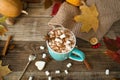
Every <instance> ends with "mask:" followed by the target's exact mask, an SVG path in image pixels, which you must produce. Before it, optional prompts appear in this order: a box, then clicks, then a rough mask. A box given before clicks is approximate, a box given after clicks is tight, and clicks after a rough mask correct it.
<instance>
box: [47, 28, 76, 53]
mask: <svg viewBox="0 0 120 80" xmlns="http://www.w3.org/2000/svg"><path fill="white" fill-rule="evenodd" d="M47 40H48V45H49V46H50V48H51V49H53V50H54V51H55V52H58V53H67V52H69V51H70V50H71V49H72V48H73V47H74V46H75V37H74V34H73V33H72V32H71V31H69V30H68V29H55V30H51V31H50V32H49V33H48V36H47Z"/></svg>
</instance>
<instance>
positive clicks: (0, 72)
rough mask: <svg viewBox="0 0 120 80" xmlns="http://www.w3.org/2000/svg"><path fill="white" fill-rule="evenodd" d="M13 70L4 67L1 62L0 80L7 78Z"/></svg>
mask: <svg viewBox="0 0 120 80" xmlns="http://www.w3.org/2000/svg"><path fill="white" fill-rule="evenodd" d="M10 72H11V70H10V69H9V68H8V65H7V66H2V61H1V60H0V79H2V77H3V76H6V75H7V74H8V73H10Z"/></svg>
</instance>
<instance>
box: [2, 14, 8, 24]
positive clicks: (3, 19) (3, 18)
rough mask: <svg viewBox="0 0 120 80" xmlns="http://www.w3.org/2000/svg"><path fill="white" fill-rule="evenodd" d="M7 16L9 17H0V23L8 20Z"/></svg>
mask: <svg viewBox="0 0 120 80" xmlns="http://www.w3.org/2000/svg"><path fill="white" fill-rule="evenodd" d="M7 18H8V17H6V16H3V17H2V18H0V23H2V22H5V20H6V19H7Z"/></svg>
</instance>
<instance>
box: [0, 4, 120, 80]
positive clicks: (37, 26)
mask: <svg viewBox="0 0 120 80" xmlns="http://www.w3.org/2000/svg"><path fill="white" fill-rule="evenodd" d="M27 11H28V13H29V15H22V16H20V17H18V18H16V20H17V23H16V24H15V25H13V26H7V28H8V30H9V32H8V33H7V34H6V35H14V38H13V42H12V43H11V44H15V48H14V49H13V50H8V51H7V54H6V56H4V57H0V59H1V60H2V61H3V65H7V64H9V68H10V69H11V70H12V72H11V73H10V74H8V75H7V76H5V77H4V79H5V80H17V79H18V77H19V76H20V74H21V73H22V71H23V69H24V67H25V65H26V63H27V62H28V56H29V54H32V53H34V52H33V50H32V49H31V47H34V48H35V49H36V52H35V53H36V54H37V55H38V56H37V59H36V60H35V61H33V62H32V63H31V64H30V66H29V67H28V69H27V71H26V73H25V74H24V76H23V78H22V80H28V77H29V76H34V80H48V76H46V75H45V71H46V70H48V71H50V76H52V80H111V79H112V78H113V77H117V78H120V64H118V63H116V62H114V61H113V60H112V59H111V58H109V57H108V56H106V55H105V54H104V52H105V50H106V47H105V45H104V43H103V41H101V42H100V43H101V44H102V46H100V48H98V49H93V48H91V45H90V44H89V43H88V42H86V41H83V40H81V39H77V46H78V47H79V49H80V50H82V51H83V52H84V53H85V54H86V59H87V61H88V62H89V63H90V65H91V66H92V70H88V69H87V68H86V66H85V64H84V63H83V62H76V61H73V60H70V59H67V60H65V61H55V60H53V59H52V58H51V57H50V55H49V53H48V52H47V51H44V50H40V49H39V47H40V46H41V45H42V46H45V47H46V44H45V41H44V39H43V38H44V35H46V33H47V32H48V31H49V30H50V29H51V28H50V27H48V26H47V22H48V21H49V20H50V19H51V18H52V17H51V16H50V11H51V8H50V9H47V10H45V9H44V8H43V4H42V3H40V4H38V3H36V4H29V5H28V9H27ZM106 35H107V36H109V37H111V38H114V37H115V36H120V21H118V22H116V23H115V24H114V25H113V26H112V28H111V30H110V31H109V33H107V34H106ZM6 39H7V36H5V37H2V41H1V42H0V50H2V49H3V46H4V45H5V41H4V40H6ZM43 52H44V53H46V54H47V57H48V58H50V60H49V61H47V60H46V59H42V54H43ZM39 60H44V61H46V66H45V68H44V69H43V70H42V71H39V70H38V69H37V68H36V66H35V62H36V61H39ZM68 63H72V67H71V68H67V67H66V65H67V64H68ZM106 69H109V70H110V74H109V75H105V70H106ZM56 70H60V71H61V73H60V74H55V71H56ZM64 70H68V72H69V73H68V74H65V72H64Z"/></svg>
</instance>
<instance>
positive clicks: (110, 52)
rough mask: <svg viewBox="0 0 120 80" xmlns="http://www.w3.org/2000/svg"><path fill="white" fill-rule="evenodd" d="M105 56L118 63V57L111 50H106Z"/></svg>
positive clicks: (119, 56) (119, 58) (119, 59)
mask: <svg viewBox="0 0 120 80" xmlns="http://www.w3.org/2000/svg"><path fill="white" fill-rule="evenodd" d="M105 54H106V55H108V56H109V57H110V58H112V59H113V60H114V61H116V62H118V63H120V55H119V54H118V53H116V52H114V51H111V50H107V51H106V52H105Z"/></svg>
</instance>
